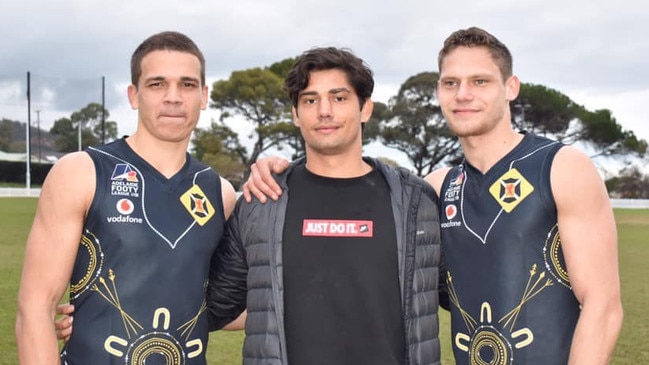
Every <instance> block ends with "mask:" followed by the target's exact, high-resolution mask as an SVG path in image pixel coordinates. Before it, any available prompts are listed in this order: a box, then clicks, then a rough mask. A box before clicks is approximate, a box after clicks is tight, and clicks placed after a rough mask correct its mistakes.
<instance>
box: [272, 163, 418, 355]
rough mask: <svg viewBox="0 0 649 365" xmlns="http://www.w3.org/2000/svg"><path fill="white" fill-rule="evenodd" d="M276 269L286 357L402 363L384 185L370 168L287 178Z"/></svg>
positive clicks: (392, 242) (391, 220) (392, 231)
mask: <svg viewBox="0 0 649 365" xmlns="http://www.w3.org/2000/svg"><path fill="white" fill-rule="evenodd" d="M288 188H289V189H288V192H289V199H288V210H287V213H286V223H285V225H284V242H283V270H284V300H285V329H286V341H287V353H288V360H289V363H290V364H292V365H315V364H326V365H331V364H336V365H344V364H349V365H363V364H367V365H381V364H386V365H387V364H390V365H395V364H403V363H404V358H405V339H404V336H405V330H404V327H403V314H402V313H403V311H402V304H401V295H400V289H399V271H398V259H397V244H396V233H395V228H394V217H393V213H392V206H391V203H390V192H389V187H388V185H387V183H386V181H385V179H384V178H383V176H382V175H381V173H380V172H379V171H377V170H373V171H372V172H371V173H369V174H367V175H365V176H362V177H359V178H350V179H332V178H325V177H320V176H316V175H314V174H312V173H309V172H308V171H307V169H306V167H304V166H300V167H298V168H297V169H296V170H295V171H294V172H293V173H292V174H291V175H290V176H289V178H288Z"/></svg>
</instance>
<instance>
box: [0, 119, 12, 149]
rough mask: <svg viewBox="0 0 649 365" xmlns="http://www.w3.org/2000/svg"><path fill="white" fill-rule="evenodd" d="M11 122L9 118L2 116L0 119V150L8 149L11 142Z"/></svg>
mask: <svg viewBox="0 0 649 365" xmlns="http://www.w3.org/2000/svg"><path fill="white" fill-rule="evenodd" d="M13 123H14V122H12V121H11V120H9V119H5V118H2V120H0V151H9V145H10V144H11V139H12V138H11V137H12V135H13V131H14V128H13Z"/></svg>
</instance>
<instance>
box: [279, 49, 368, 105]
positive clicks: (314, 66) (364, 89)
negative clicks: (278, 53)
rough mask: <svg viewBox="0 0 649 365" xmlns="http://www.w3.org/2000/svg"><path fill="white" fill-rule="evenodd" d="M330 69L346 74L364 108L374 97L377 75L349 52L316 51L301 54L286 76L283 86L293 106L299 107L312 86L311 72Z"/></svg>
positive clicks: (336, 50) (347, 50)
mask: <svg viewBox="0 0 649 365" xmlns="http://www.w3.org/2000/svg"><path fill="white" fill-rule="evenodd" d="M331 69H339V70H341V71H343V72H345V74H346V75H347V79H348V81H349V83H350V84H351V86H352V87H353V88H354V91H355V92H356V95H358V99H359V103H360V107H361V108H362V107H363V105H364V104H365V101H367V99H369V98H371V97H372V92H373V91H374V74H373V72H372V70H371V69H370V67H369V66H368V65H367V64H366V63H365V61H363V60H362V59H360V58H359V57H357V56H356V55H354V54H353V53H352V51H351V50H349V49H346V48H336V47H317V48H312V49H310V50H308V51H306V52H304V53H302V55H300V56H299V57H298V58H297V59H296V60H295V63H293V67H292V68H291V70H290V71H289V72H288V75H287V76H286V80H285V81H284V86H285V87H286V91H287V92H288V95H289V97H290V98H291V102H292V103H293V106H294V107H297V102H298V98H299V96H300V92H301V91H303V90H304V89H305V88H306V87H307V86H308V85H309V77H310V75H311V72H313V71H323V70H331Z"/></svg>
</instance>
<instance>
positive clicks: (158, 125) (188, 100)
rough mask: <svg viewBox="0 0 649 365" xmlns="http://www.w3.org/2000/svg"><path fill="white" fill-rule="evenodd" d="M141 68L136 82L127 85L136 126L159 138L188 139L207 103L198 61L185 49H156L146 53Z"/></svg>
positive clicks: (169, 140)
mask: <svg viewBox="0 0 649 365" xmlns="http://www.w3.org/2000/svg"><path fill="white" fill-rule="evenodd" d="M141 68H142V75H141V76H140V80H138V85H131V86H129V88H128V97H129V101H130V103H131V107H132V108H133V109H137V110H138V123H139V125H138V130H141V129H143V130H142V131H143V132H146V133H148V134H150V135H152V136H153V137H154V138H156V139H159V140H163V141H168V142H180V141H188V140H189V138H190V136H191V133H192V131H193V130H194V128H195V127H196V124H197V123H198V118H199V116H200V111H201V110H204V109H205V108H206V106H207V86H204V85H201V81H200V80H201V73H200V72H201V65H200V61H199V60H198V58H197V57H196V56H194V55H192V54H189V53H185V52H177V51H167V50H159V51H153V52H151V53H149V54H147V55H146V56H145V57H144V58H143V59H142V64H141Z"/></svg>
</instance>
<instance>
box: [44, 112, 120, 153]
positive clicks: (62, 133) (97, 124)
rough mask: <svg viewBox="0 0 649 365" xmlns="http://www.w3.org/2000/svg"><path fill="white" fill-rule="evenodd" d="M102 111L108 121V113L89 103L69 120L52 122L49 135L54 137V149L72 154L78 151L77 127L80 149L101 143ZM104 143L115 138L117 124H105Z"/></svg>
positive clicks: (108, 122)
mask: <svg viewBox="0 0 649 365" xmlns="http://www.w3.org/2000/svg"><path fill="white" fill-rule="evenodd" d="M102 111H103V113H104V115H105V118H106V119H108V116H109V113H108V111H107V110H105V109H103V108H102V106H101V104H98V103H90V104H88V105H86V106H85V107H84V108H83V109H81V110H78V111H75V112H73V113H72V114H71V115H70V117H69V118H66V117H64V118H60V119H58V120H56V121H54V125H53V126H52V128H51V129H50V133H51V134H53V135H54V136H56V141H55V144H56V147H57V149H58V150H59V151H60V152H73V151H77V150H78V149H79V142H78V139H79V127H81V148H83V147H87V146H91V145H96V144H99V143H101V130H102V126H101V117H102ZM105 136H106V142H110V141H112V140H114V139H116V138H117V123H116V122H112V121H106V122H105Z"/></svg>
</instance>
